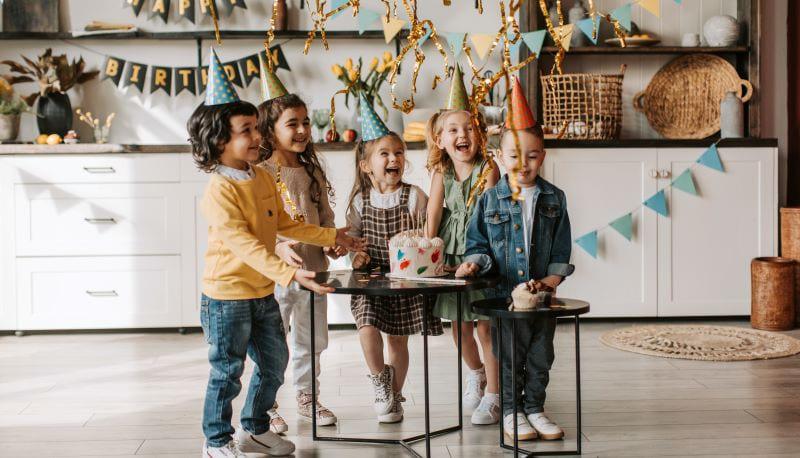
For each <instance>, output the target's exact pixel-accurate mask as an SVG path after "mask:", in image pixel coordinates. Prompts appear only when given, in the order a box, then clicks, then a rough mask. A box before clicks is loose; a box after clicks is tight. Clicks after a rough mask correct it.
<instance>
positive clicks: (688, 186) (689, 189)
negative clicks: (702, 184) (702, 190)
mask: <svg viewBox="0 0 800 458" xmlns="http://www.w3.org/2000/svg"><path fill="white" fill-rule="evenodd" d="M672 187H673V188H676V189H680V190H681V191H683V192H685V193H687V194H691V195H693V196H696V195H697V188H695V187H694V179H693V178H692V169H686V170H684V171H683V173H681V174H680V175H678V178H675V179H674V180H672Z"/></svg>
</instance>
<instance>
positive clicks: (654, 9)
mask: <svg viewBox="0 0 800 458" xmlns="http://www.w3.org/2000/svg"><path fill="white" fill-rule="evenodd" d="M639 5H640V6H641V7H642V8H644V9H646V10H647V11H648V12H650V14H652V15H653V16H655V17H661V0H639Z"/></svg>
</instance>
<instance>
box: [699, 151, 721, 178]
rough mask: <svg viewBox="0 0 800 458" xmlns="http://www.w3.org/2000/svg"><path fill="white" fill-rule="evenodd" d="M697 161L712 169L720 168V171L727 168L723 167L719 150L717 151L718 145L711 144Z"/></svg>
mask: <svg viewBox="0 0 800 458" xmlns="http://www.w3.org/2000/svg"><path fill="white" fill-rule="evenodd" d="M697 163H698V164H700V165H704V166H706V167H708V168H710V169H714V170H719V171H720V172H724V171H725V168H724V167H722V162H721V161H720V160H719V152H718V151H717V145H711V146H709V147H708V149H707V150H706V151H705V152H704V153H703V155H702V156H700V158H699V159H697Z"/></svg>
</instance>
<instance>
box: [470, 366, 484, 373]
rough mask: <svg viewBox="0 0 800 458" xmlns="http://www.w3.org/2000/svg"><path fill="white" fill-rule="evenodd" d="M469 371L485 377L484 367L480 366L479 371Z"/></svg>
mask: <svg viewBox="0 0 800 458" xmlns="http://www.w3.org/2000/svg"><path fill="white" fill-rule="evenodd" d="M469 371H470V372H472V373H473V374H484V375H485V374H486V366H481V368H480V369H470V370H469Z"/></svg>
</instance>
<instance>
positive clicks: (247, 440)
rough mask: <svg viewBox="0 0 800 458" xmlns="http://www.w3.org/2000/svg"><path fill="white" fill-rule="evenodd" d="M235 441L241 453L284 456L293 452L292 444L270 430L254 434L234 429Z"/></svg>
mask: <svg viewBox="0 0 800 458" xmlns="http://www.w3.org/2000/svg"><path fill="white" fill-rule="evenodd" d="M236 442H238V443H239V450H241V451H242V452H243V453H263V454H265V455H270V456H286V455H291V454H292V453H294V444H293V443H292V442H291V441H288V440H286V439H284V438H282V437H281V436H279V435H277V434H275V433H273V432H272V431H267V432H265V433H263V434H258V435H255V434H250V433H248V432H247V431H245V430H244V429H239V430H237V431H236Z"/></svg>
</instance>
